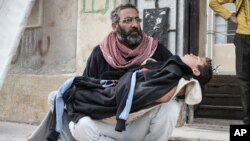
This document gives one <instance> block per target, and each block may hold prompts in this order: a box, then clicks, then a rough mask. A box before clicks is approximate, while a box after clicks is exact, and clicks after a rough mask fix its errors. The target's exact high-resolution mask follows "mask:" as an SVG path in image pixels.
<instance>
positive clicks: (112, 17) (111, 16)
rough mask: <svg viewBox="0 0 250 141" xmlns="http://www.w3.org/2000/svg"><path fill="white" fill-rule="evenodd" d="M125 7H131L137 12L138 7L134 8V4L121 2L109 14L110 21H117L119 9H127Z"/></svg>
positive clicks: (118, 19)
mask: <svg viewBox="0 0 250 141" xmlns="http://www.w3.org/2000/svg"><path fill="white" fill-rule="evenodd" d="M127 8H133V9H135V10H136V11H137V13H139V11H138V9H137V8H136V6H135V5H133V4H130V3H127V4H121V5H119V6H117V7H116V8H115V9H114V10H113V11H112V12H111V15H110V19H111V21H112V23H118V22H119V21H120V17H119V13H120V11H121V10H123V9H127Z"/></svg>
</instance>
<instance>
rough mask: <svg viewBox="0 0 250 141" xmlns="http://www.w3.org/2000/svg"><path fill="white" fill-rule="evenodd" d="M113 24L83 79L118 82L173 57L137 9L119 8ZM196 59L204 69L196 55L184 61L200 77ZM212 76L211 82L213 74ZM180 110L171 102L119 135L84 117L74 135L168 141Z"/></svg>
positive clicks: (83, 140)
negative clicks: (151, 63)
mask: <svg viewBox="0 0 250 141" xmlns="http://www.w3.org/2000/svg"><path fill="white" fill-rule="evenodd" d="M111 20H112V28H113V32H111V33H110V34H109V35H108V36H107V37H106V38H105V39H104V41H103V42H101V44H100V45H98V46H97V47H95V48H94V50H93V52H92V54H91V55H90V57H89V59H88V62H87V66H86V69H85V71H84V73H83V76H88V77H94V78H98V79H109V80H117V79H119V78H120V77H121V76H122V75H123V74H124V73H126V72H127V71H128V70H130V69H133V68H135V67H138V66H140V65H141V64H142V63H143V61H145V60H146V59H147V58H149V57H150V58H153V59H154V60H156V61H166V60H168V59H169V58H170V57H171V56H172V53H170V52H169V51H168V50H166V49H165V47H163V46H162V45H161V44H160V43H159V42H157V41H156V40H154V39H152V38H151V37H149V36H147V35H146V34H145V33H144V32H143V31H142V30H141V26H140V22H141V19H140V18H139V13H138V10H137V8H136V7H135V6H133V5H131V4H126V5H120V6H118V7H117V8H116V9H114V10H113V11H112V13H111ZM186 58H189V59H186ZM192 59H193V60H194V59H195V60H197V62H199V63H200V64H199V65H200V66H204V64H206V60H204V58H203V59H201V58H199V57H196V56H193V55H187V56H185V57H183V60H184V61H186V60H187V63H189V62H190V63H189V64H191V68H192V69H193V70H195V71H194V72H195V73H197V75H200V71H197V70H198V68H197V66H198V65H197V62H195V63H194V62H193V61H191V60H192ZM208 62H209V61H208ZM210 66H211V64H210ZM209 75H210V78H211V73H210V74H209ZM210 78H208V80H209V79H210ZM208 80H206V82H205V83H207V81H208ZM163 99H164V98H163ZM163 101H164V100H163ZM179 110H180V107H179V106H178V103H177V102H176V101H175V100H171V101H169V102H168V103H164V104H162V105H161V106H160V107H158V108H156V109H154V110H152V111H150V112H148V113H147V114H145V115H143V116H142V117H140V118H138V119H137V120H135V121H132V122H128V123H127V125H126V131H123V132H116V131H115V130H114V129H115V127H114V126H115V125H112V124H106V123H103V122H100V121H96V120H92V119H91V118H89V117H84V118H81V119H80V120H79V121H78V122H77V123H72V124H71V133H72V135H73V137H74V138H75V139H76V140H79V141H94V140H120V141H122V140H130V141H133V140H135V141H138V140H145V141H147V140H148V141H152V140H158V141H166V140H168V138H169V137H170V135H171V133H172V131H173V129H174V127H175V125H176V122H177V118H178V115H179Z"/></svg>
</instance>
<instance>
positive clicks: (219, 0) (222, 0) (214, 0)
mask: <svg viewBox="0 0 250 141" xmlns="http://www.w3.org/2000/svg"><path fill="white" fill-rule="evenodd" d="M233 2H234V0H211V1H210V2H209V7H210V8H211V9H212V10H213V11H214V12H216V13H217V14H218V15H220V16H221V17H223V18H224V19H225V20H228V19H229V18H230V17H231V15H232V13H231V12H230V11H229V10H228V9H226V8H225V7H223V6H222V5H223V4H226V3H233Z"/></svg>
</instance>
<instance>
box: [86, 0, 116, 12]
mask: <svg viewBox="0 0 250 141" xmlns="http://www.w3.org/2000/svg"><path fill="white" fill-rule="evenodd" d="M101 2H102V4H100V0H83V1H82V4H83V9H82V12H83V13H99V14H102V15H104V14H106V13H107V11H108V10H109V9H110V8H112V9H114V8H115V7H116V6H117V5H118V3H117V1H116V0H102V1H101ZM110 3H111V4H110ZM110 5H112V6H111V7H110Z"/></svg>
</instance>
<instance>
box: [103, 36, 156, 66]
mask: <svg viewBox="0 0 250 141" xmlns="http://www.w3.org/2000/svg"><path fill="white" fill-rule="evenodd" d="M142 38H143V39H142V42H141V43H140V44H139V46H138V47H136V48H135V49H130V48H128V47H126V46H125V45H124V44H122V43H120V42H119V40H118V39H117V37H116V33H115V32H111V33H109V35H108V36H107V37H106V38H105V39H104V40H103V41H102V42H101V43H100V48H101V51H102V54H103V56H104V58H105V60H106V61H107V62H108V64H109V65H111V66H112V67H113V68H116V69H123V68H129V67H131V66H133V65H140V64H141V63H142V62H143V61H144V60H145V59H147V58H149V57H151V56H152V55H153V54H154V52H155V50H156V47H157V45H158V41H157V40H154V39H153V38H152V37H150V36H147V35H146V34H145V33H144V32H143V36H142Z"/></svg>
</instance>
